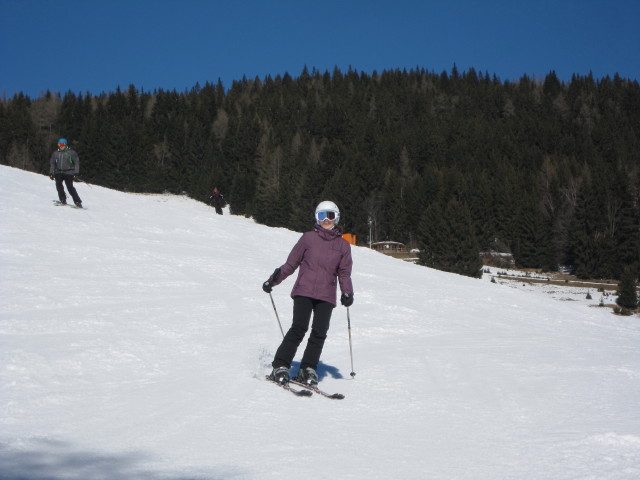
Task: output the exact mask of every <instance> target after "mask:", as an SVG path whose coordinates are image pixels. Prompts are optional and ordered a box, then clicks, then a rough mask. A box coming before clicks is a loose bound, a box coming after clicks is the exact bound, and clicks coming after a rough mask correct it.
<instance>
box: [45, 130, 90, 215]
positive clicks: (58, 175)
mask: <svg viewBox="0 0 640 480" xmlns="http://www.w3.org/2000/svg"><path fill="white" fill-rule="evenodd" d="M79 174H80V158H79V157H78V154H77V153H76V151H75V150H73V149H72V148H70V147H69V146H68V145H67V140H66V139H65V138H61V139H60V140H58V150H57V151H55V152H53V153H52V154H51V168H50V169H49V178H51V180H55V181H56V189H57V190H58V198H59V199H60V203H63V204H65V205H66V204H67V196H66V194H65V192H64V186H63V185H62V184H63V182H64V184H65V185H66V186H67V190H68V191H69V195H71V198H73V203H75V204H76V206H78V207H82V200H80V196H79V195H78V192H77V191H76V188H75V187H74V186H73V181H74V180H76V179H77V176H78V175H79Z"/></svg>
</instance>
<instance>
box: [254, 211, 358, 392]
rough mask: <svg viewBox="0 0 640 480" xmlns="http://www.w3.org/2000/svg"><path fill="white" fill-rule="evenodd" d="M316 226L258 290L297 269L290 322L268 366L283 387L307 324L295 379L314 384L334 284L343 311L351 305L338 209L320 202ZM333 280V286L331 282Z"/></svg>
mask: <svg viewBox="0 0 640 480" xmlns="http://www.w3.org/2000/svg"><path fill="white" fill-rule="evenodd" d="M315 218H316V225H315V227H314V229H313V230H312V231H310V232H306V233H304V234H303V235H302V237H300V239H299V240H298V242H297V243H296V244H295V246H294V247H293V249H292V250H291V253H290V254H289V257H288V258H287V261H286V263H285V264H284V265H282V266H281V267H279V268H276V269H275V271H274V272H273V274H272V275H271V276H270V277H269V279H268V280H267V281H266V282H264V283H263V285H262V289H263V290H264V291H265V292H267V293H270V292H271V290H272V288H273V287H275V286H276V285H278V284H280V283H281V282H282V281H283V280H284V279H285V278H287V277H288V276H289V275H291V274H292V273H293V272H294V271H295V270H296V269H297V268H298V267H300V270H299V272H298V278H297V280H296V282H295V284H294V286H293V290H292V291H291V297H292V298H293V321H292V325H291V328H290V329H289V331H288V332H287V333H286V335H285V336H284V339H283V340H282V343H281V344H280V347H278V350H277V351H276V354H275V357H274V359H273V362H272V364H271V365H272V367H273V371H272V372H271V375H270V376H271V378H272V379H273V380H275V381H277V382H279V383H288V382H289V379H290V377H289V369H290V368H291V362H292V361H293V357H294V356H295V354H296V351H297V349H298V346H299V345H300V343H301V342H302V340H303V339H304V336H305V334H306V332H307V330H308V329H309V322H310V320H311V314H312V313H313V324H312V326H311V333H310V335H309V339H308V341H307V346H306V348H305V351H304V355H303V356H302V361H301V363H300V371H299V372H298V375H297V377H296V380H297V381H299V382H302V383H306V384H308V385H317V383H318V374H317V373H316V371H317V369H318V362H319V361H320V355H321V354H322V348H323V346H324V341H325V339H326V338H327V332H328V330H329V321H330V320H331V314H332V312H333V309H334V308H335V306H336V288H337V284H338V283H339V284H340V290H341V291H342V296H341V297H340V302H341V303H342V305H344V306H345V307H349V306H351V305H352V304H353V285H352V283H351V268H352V265H353V262H352V259H351V245H349V243H348V242H347V241H346V240H344V239H343V238H342V232H341V231H340V229H338V228H337V225H338V222H339V221H340V210H339V209H338V207H337V206H336V204H335V203H333V202H329V201H325V202H321V203H320V204H318V206H317V207H316V214H315ZM336 279H337V282H336Z"/></svg>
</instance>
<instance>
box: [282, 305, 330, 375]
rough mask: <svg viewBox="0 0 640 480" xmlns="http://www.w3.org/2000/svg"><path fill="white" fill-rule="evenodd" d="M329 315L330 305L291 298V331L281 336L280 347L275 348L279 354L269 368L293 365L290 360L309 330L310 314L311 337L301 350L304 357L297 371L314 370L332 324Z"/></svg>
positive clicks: (316, 367)
mask: <svg viewBox="0 0 640 480" xmlns="http://www.w3.org/2000/svg"><path fill="white" fill-rule="evenodd" d="M332 312H333V305H332V304H331V303H329V302H324V301H322V300H316V299H314V298H309V297H300V296H298V297H294V298H293V321H292V323H291V328H290V329H289V331H288V332H287V334H286V335H285V336H284V339H283V340H282V343H281V344H280V347H278V350H277V351H276V355H275V358H274V359H273V363H272V364H271V365H272V366H273V368H278V367H287V368H291V362H292V361H293V357H294V356H295V355H296V351H297V350H298V346H299V345H300V343H301V342H302V340H303V339H304V336H305V334H306V333H307V330H308V329H309V321H310V320H311V314H312V313H313V323H312V325H311V333H310V334H309V339H308V340H307V347H306V348H305V350H304V355H303V356H302V361H301V362H300V368H301V369H304V368H307V367H311V368H313V369H314V370H317V369H318V362H319V361H320V354H322V347H323V346H324V341H325V339H326V338H327V332H328V331H329V322H330V321H331V313H332Z"/></svg>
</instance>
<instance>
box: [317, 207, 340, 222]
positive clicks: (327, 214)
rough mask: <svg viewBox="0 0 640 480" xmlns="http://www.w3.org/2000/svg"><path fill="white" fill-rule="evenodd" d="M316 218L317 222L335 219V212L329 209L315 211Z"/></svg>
mask: <svg viewBox="0 0 640 480" xmlns="http://www.w3.org/2000/svg"><path fill="white" fill-rule="evenodd" d="M316 219H317V220H318V221H319V222H322V221H323V220H332V221H335V219H336V212H332V211H331V210H328V211H323V212H317V213H316Z"/></svg>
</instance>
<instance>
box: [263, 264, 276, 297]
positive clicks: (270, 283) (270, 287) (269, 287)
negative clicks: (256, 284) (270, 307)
mask: <svg viewBox="0 0 640 480" xmlns="http://www.w3.org/2000/svg"><path fill="white" fill-rule="evenodd" d="M279 276H280V268H276V269H275V270H274V271H273V274H272V275H271V276H270V277H269V280H267V281H266V282H264V283H263V284H262V290H264V291H265V292H266V293H271V290H273V282H275V281H276V280H277V279H278V277H279Z"/></svg>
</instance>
